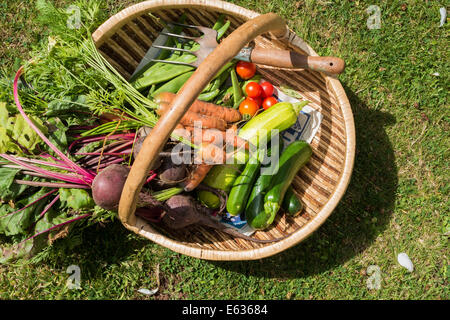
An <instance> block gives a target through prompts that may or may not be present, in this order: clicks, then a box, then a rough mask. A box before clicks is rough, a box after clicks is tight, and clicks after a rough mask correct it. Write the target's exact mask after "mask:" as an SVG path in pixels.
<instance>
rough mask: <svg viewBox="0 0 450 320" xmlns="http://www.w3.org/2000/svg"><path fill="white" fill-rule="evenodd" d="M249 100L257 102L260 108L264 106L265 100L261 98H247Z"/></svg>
mask: <svg viewBox="0 0 450 320" xmlns="http://www.w3.org/2000/svg"><path fill="white" fill-rule="evenodd" d="M247 99H250V100H252V101H255V102H256V104H257V105H258V107H261V106H262V103H263V99H262V98H261V97H256V98H252V97H247Z"/></svg>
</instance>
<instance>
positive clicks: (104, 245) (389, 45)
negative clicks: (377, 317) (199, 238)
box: [0, 0, 450, 299]
mask: <svg viewBox="0 0 450 320" xmlns="http://www.w3.org/2000/svg"><path fill="white" fill-rule="evenodd" d="M232 2H234V3H236V4H239V5H241V6H243V7H247V8H251V9H253V10H256V11H259V12H269V11H272V12H276V13H278V14H280V15H282V16H283V17H284V18H285V19H286V21H287V22H288V24H289V26H290V27H291V28H292V29H293V30H295V31H296V32H297V34H298V35H299V36H300V37H302V38H303V39H305V40H306V41H307V42H308V43H309V44H310V45H311V46H312V47H313V48H314V49H315V50H316V51H317V52H318V53H319V54H321V55H336V56H340V57H342V58H343V59H345V61H346V64H347V68H346V71H345V73H344V74H343V75H341V76H340V80H341V81H342V83H343V85H344V88H345V90H346V92H347V95H348V97H349V99H350V103H351V105H352V109H353V112H354V118H355V126H356V140H357V146H356V159H355V167H354V172H353V176H352V180H351V183H350V185H349V187H348V190H347V192H346V194H345V196H344V197H343V199H342V201H341V202H340V204H339V205H338V207H337V208H336V210H335V212H334V213H333V214H332V215H331V216H330V218H329V219H328V220H327V221H326V222H325V223H324V224H323V225H322V226H321V227H320V229H319V230H318V231H317V232H315V233H314V234H313V235H312V236H311V237H309V238H308V239H307V240H305V241H303V242H302V243H300V244H299V245H297V246H295V247H293V248H291V249H289V250H286V251H285V252H282V253H280V254H278V255H276V256H273V257H270V258H267V259H263V260H259V261H250V262H210V261H202V260H197V259H193V258H190V257H187V256H183V255H179V254H176V253H174V252H172V251H169V250H166V249H164V248H161V247H160V246H158V245H155V244H153V243H150V242H148V241H146V240H145V239H143V238H140V237H137V236H135V235H133V234H131V233H130V232H128V231H127V230H125V229H124V228H123V227H122V226H121V224H120V223H119V222H118V221H116V222H114V223H109V224H107V225H106V226H100V225H98V226H95V227H91V228H89V229H88V230H85V231H84V232H83V233H82V234H81V237H82V243H81V244H80V245H78V246H76V247H75V248H73V249H71V250H69V249H67V248H66V249H62V248H61V249H58V248H57V243H55V246H56V248H55V251H54V253H52V255H51V256H50V257H49V258H48V259H46V260H45V261H44V262H42V263H40V264H38V265H28V266H7V267H6V266H2V267H0V288H1V290H0V298H2V299H448V298H449V291H448V279H449V275H450V272H449V268H448V265H449V259H448V235H449V232H450V222H449V215H448V213H449V207H450V203H449V197H448V191H449V188H448V186H449V172H448V159H449V141H450V140H449V120H450V119H449V115H450V114H449V106H448V100H447V99H448V84H449V78H448V72H447V70H448V67H449V65H448V64H449V63H448V61H449V59H448V58H449V57H448V54H447V53H448V50H447V48H448V31H449V27H448V24H445V25H444V26H443V27H439V20H440V16H439V8H440V7H442V6H444V5H445V2H443V1H388V2H387V1H386V2H381V1H380V2H378V3H371V2H366V1H309V0H306V1H281V0H272V1H265V0H264V1H263V0H251V1H250V0H240V1H232ZM69 3H70V2H69V1H59V2H58V4H59V5H61V6H67V5H68V4H69ZM109 3H111V4H110V8H111V10H110V14H113V13H115V12H117V11H118V10H120V9H121V8H122V7H123V6H125V5H126V4H125V1H110V2H109ZM129 3H131V1H127V4H129ZM112 4H114V6H113V5H112ZM372 4H376V5H378V6H379V7H380V9H381V29H372V30H371V29H368V28H367V26H366V22H367V19H368V17H369V14H368V13H367V12H366V10H367V8H368V7H369V5H372ZM34 16H35V12H34V9H33V7H32V6H30V5H28V2H26V1H11V0H7V1H6V4H5V3H3V4H1V5H0V19H1V20H0V21H1V24H2V25H4V26H5V28H1V30H0V35H1V40H2V43H3V46H2V47H1V48H0V63H1V65H2V66H4V67H5V68H7V69H8V70H10V71H12V70H14V68H15V67H17V65H18V63H19V62H20V59H25V58H26V57H27V52H28V51H29V49H30V48H31V46H32V44H34V43H36V42H37V41H39V39H41V38H42V37H44V36H45V30H41V29H40V28H39V27H38V26H37V25H36V24H35V23H34V22H33V17H34ZM400 252H406V253H407V254H408V255H409V256H410V258H411V260H412V261H413V263H414V271H413V272H412V273H409V272H408V271H407V270H406V269H404V268H403V267H401V266H400V265H399V264H398V262H397V254H398V253H400ZM70 265H78V266H79V267H80V269H81V287H82V289H81V290H69V289H68V288H67V287H66V281H67V279H68V277H69V275H68V274H67V273H66V269H67V268H68V267H69V266H70ZM370 265H377V266H379V267H380V270H381V280H382V281H381V289H379V290H375V289H368V287H367V281H368V279H369V277H370V274H367V268H368V267H369V266H370ZM158 268H159V274H160V279H161V283H160V284H161V288H160V292H159V293H158V294H157V295H155V296H153V297H147V296H145V295H142V294H140V293H138V292H137V290H138V289H139V288H154V287H155V286H156V285H157V280H156V270H157V269H158Z"/></svg>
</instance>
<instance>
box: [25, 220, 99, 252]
mask: <svg viewBox="0 0 450 320" xmlns="http://www.w3.org/2000/svg"><path fill="white" fill-rule="evenodd" d="M90 215H91V214H90V213H87V214H84V215H82V216H79V217H76V218H74V219H71V220H68V221H65V222H63V223H60V224H57V225H55V226H53V227H51V228H48V229H47V230H44V231H41V232H39V233H36V234H35V235H32V236H31V237H29V238H27V239H25V240H22V241H21V242H20V243H23V242H25V241H28V240H31V239H33V238H36V237H37V236H40V235H41V234H43V233H46V232H49V231H52V230H54V229H56V228H59V227H62V226H64V225H66V224H69V223H72V222H75V221H77V220H81V219H84V218H86V217H88V216H90ZM20 243H19V244H20Z"/></svg>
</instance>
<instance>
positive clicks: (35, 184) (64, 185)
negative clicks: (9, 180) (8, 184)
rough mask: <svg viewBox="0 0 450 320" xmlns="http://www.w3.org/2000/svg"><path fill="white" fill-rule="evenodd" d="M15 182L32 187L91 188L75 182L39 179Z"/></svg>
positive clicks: (15, 181)
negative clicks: (43, 180)
mask: <svg viewBox="0 0 450 320" xmlns="http://www.w3.org/2000/svg"><path fill="white" fill-rule="evenodd" d="M14 183H17V184H25V185H27V186H32V187H49V188H67V189H90V188H91V187H90V186H87V185H85V184H74V183H59V182H39V181H28V180H17V179H16V180H14Z"/></svg>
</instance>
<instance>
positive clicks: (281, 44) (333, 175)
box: [93, 0, 355, 260]
mask: <svg viewBox="0 0 450 320" xmlns="http://www.w3.org/2000/svg"><path fill="white" fill-rule="evenodd" d="M183 13H185V14H186V15H187V23H189V24H194V25H203V26H207V27H211V26H212V25H213V24H214V22H215V21H216V20H217V18H218V16H219V14H221V13H222V14H225V15H226V19H228V20H230V21H231V27H230V29H229V31H228V33H227V35H226V38H225V39H224V40H223V41H222V42H221V44H220V45H219V46H218V47H217V48H216V49H215V50H214V51H213V52H212V53H211V54H210V55H209V56H208V57H207V58H206V59H205V60H204V62H203V63H202V64H201V65H200V67H199V68H197V69H196V71H195V73H194V74H193V75H192V76H191V78H190V79H189V81H188V82H187V83H186V84H185V86H184V87H183V88H182V89H181V91H180V92H179V93H178V95H177V97H176V99H175V101H174V102H173V104H172V107H171V110H170V111H169V112H168V113H167V114H165V115H164V116H162V117H161V118H160V120H159V121H158V124H157V125H156V126H155V128H154V129H153V130H152V132H151V134H150V135H149V136H148V137H147V138H146V140H145V142H144V144H143V147H142V149H141V151H140V153H139V156H138V157H137V159H136V160H135V162H134V164H133V166H132V168H131V171H130V174H129V176H128V179H127V182H126V184H125V187H124V190H123V193H122V197H121V201H120V205H119V217H120V219H121V221H122V223H123V224H124V226H125V227H126V228H128V229H129V230H131V231H133V232H135V233H137V234H139V235H141V236H143V237H145V238H147V239H150V240H152V241H154V242H156V243H158V244H160V245H162V246H164V247H167V248H169V249H171V250H173V251H176V252H179V253H182V254H186V255H189V256H192V257H197V258H201V259H208V260H253V259H260V258H264V257H268V256H271V255H274V254H276V253H279V252H281V251H283V250H285V249H287V248H289V247H292V246H294V245H295V244H298V243H299V242H300V241H302V240H303V239H305V238H306V237H308V236H309V235H310V234H311V233H312V232H314V231H315V230H316V229H317V228H318V227H319V226H320V225H321V224H322V223H323V222H324V221H325V220H326V219H327V217H328V216H329V215H330V214H331V212H332V211H333V210H334V208H335V207H336V205H337V204H338V202H339V201H340V199H341V197H342V196H343V194H344V192H345V190H346V188H347V186H348V183H349V180H350V177H351V173H352V169H353V161H354V155H355V128H354V122H353V114H352V111H351V108H350V104H349V101H348V99H347V96H346V94H345V92H344V89H343V87H342V85H341V83H340V82H339V80H337V79H336V78H335V77H332V76H328V75H325V74H323V73H320V72H315V71H310V70H305V69H295V70H292V69H291V70H288V69H284V70H283V69H279V68H273V67H265V66H258V69H257V72H258V73H260V74H262V76H263V77H264V78H266V79H268V80H269V81H271V82H272V83H274V84H275V85H281V84H285V85H288V86H290V87H291V88H295V89H296V90H298V91H299V93H300V94H301V95H302V96H303V97H304V98H305V99H307V100H309V101H311V103H310V106H311V107H313V108H315V109H317V110H319V111H320V112H321V113H322V115H323V120H322V123H321V127H320V128H319V131H318V132H317V134H316V135H315V137H314V139H313V141H312V143H311V146H312V148H313V156H312V158H311V160H310V162H309V163H308V164H307V165H306V166H305V167H304V168H302V170H300V173H299V174H298V176H297V177H296V178H295V180H294V182H293V187H294V189H295V191H296V193H297V194H298V195H299V196H300V198H301V200H302V202H303V203H304V206H305V209H304V211H303V212H302V214H301V215H299V216H297V217H295V218H290V217H287V216H286V215H284V214H279V215H278V217H277V218H276V220H275V221H274V223H273V225H272V226H271V228H269V229H268V230H265V231H257V232H256V233H255V234H254V235H253V236H254V237H256V238H259V239H274V238H280V237H283V236H284V235H287V234H290V236H288V237H287V238H285V239H283V240H281V241H278V242H273V243H268V244H259V243H254V242H250V241H246V240H242V239H236V238H232V237H231V236H229V235H227V234H224V233H222V232H218V231H215V230H211V229H208V228H203V227H195V228H193V229H190V230H189V232H186V230H181V231H173V230H169V229H163V228H162V227H161V226H157V225H151V224H149V223H147V222H146V221H144V220H142V219H141V218H139V217H136V215H135V214H134V212H135V209H136V205H135V200H136V196H137V194H138V193H139V192H140V190H141V188H142V185H143V183H144V181H145V175H146V173H147V172H149V168H150V167H151V165H152V164H153V161H154V159H155V155H156V154H158V153H159V152H160V150H161V148H162V146H163V145H164V144H165V142H166V141H167V139H168V137H169V135H170V133H171V132H172V130H173V129H174V127H175V126H176V124H177V123H178V121H179V120H180V119H181V117H182V116H183V115H184V113H185V112H186V110H187V108H188V107H189V106H190V104H191V103H192V102H193V101H194V99H195V98H196V97H197V96H198V94H199V93H200V92H201V91H202V89H203V88H204V86H205V85H206V84H207V83H208V82H209V80H210V79H211V78H212V76H213V75H214V74H215V73H216V72H217V71H218V70H219V69H220V68H221V66H223V65H224V64H225V63H226V62H228V61H230V60H231V59H232V57H234V55H235V54H236V53H237V52H238V51H239V50H240V49H241V48H242V47H244V46H245V45H246V44H247V43H249V42H250V41H252V40H254V42H255V45H257V46H261V47H263V48H280V49H289V50H293V51H296V52H299V53H302V54H307V55H310V56H317V54H316V52H315V51H314V50H313V49H312V48H311V47H310V46H309V45H308V44H307V43H305V42H304V41H303V40H302V39H300V38H298V37H297V36H296V34H295V33H294V32H292V31H291V30H289V29H288V28H287V27H286V25H285V23H284V21H283V20H282V19H281V18H280V17H279V16H277V15H276V14H273V13H269V14H265V15H260V14H258V13H256V12H253V11H251V10H248V9H244V8H242V7H239V6H236V5H233V4H230V3H227V2H223V1H216V0H214V1H204V0H185V1H181V0H165V1H164V0H153V1H145V2H141V3H138V4H136V5H133V6H131V7H129V8H127V9H124V10H122V11H121V12H119V13H117V14H116V15H114V16H113V17H111V18H110V19H108V20H107V21H106V22H105V23H104V24H102V25H101V26H100V27H99V28H98V29H97V30H96V32H95V33H94V34H93V38H94V41H95V43H96V45H97V47H98V49H99V50H100V51H101V52H102V53H103V54H104V56H105V57H106V58H107V59H108V61H109V62H110V63H111V64H112V65H113V66H114V67H115V68H117V70H118V71H119V72H121V73H122V75H123V76H124V77H125V78H129V77H130V75H131V74H132V73H133V71H134V69H135V68H136V67H137V65H138V63H139V62H140V60H141V59H142V58H143V56H144V55H145V53H146V52H147V50H148V48H149V47H150V46H151V44H152V41H153V40H154V39H155V38H156V37H157V36H158V33H159V32H160V31H161V30H162V28H163V26H162V25H161V23H160V22H159V19H163V20H164V21H176V20H177V18H178V17H179V16H181V15H182V14H183ZM249 20H251V21H249ZM235 30H236V31H235ZM269 31H270V33H269Z"/></svg>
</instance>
